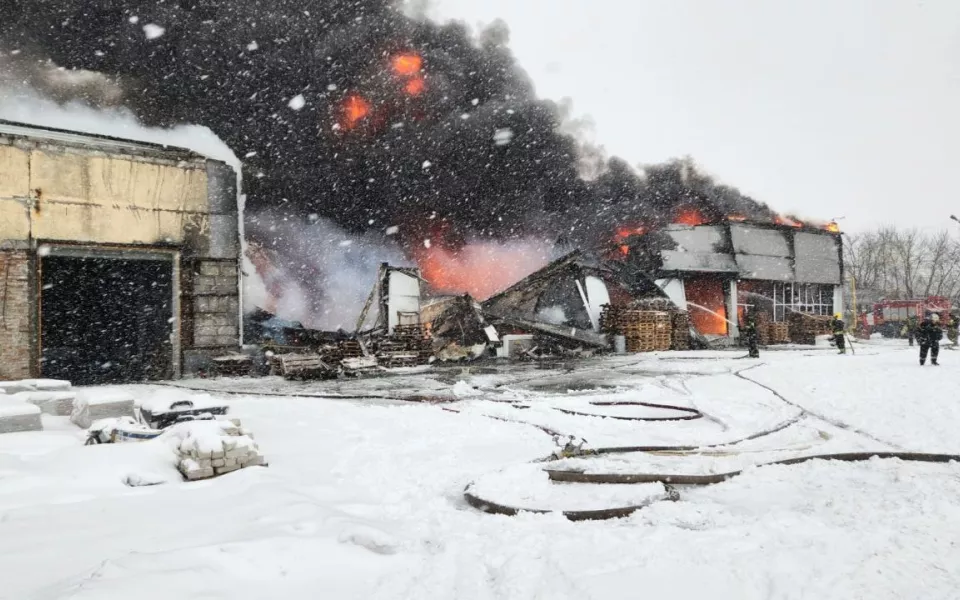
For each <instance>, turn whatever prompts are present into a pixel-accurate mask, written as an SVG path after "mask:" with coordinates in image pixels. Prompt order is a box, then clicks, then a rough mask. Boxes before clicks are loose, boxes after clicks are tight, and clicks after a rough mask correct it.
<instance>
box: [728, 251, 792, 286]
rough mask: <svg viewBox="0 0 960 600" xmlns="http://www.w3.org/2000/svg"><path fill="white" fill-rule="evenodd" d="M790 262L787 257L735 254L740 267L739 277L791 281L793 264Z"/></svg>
mask: <svg viewBox="0 0 960 600" xmlns="http://www.w3.org/2000/svg"><path fill="white" fill-rule="evenodd" d="M790 262H791V261H790V259H789V258H784V257H780V256H752V255H749V254H738V255H737V265H739V267H740V278H741V279H763V280H767V281H793V279H794V273H793V266H792V265H791V264H790Z"/></svg>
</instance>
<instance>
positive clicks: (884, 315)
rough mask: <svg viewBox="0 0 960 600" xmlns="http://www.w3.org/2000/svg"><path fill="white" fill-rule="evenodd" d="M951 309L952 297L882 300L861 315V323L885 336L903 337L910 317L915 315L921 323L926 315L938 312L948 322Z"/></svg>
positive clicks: (868, 329)
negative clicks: (870, 312)
mask: <svg viewBox="0 0 960 600" xmlns="http://www.w3.org/2000/svg"><path fill="white" fill-rule="evenodd" d="M950 309H951V302H950V299H949V298H944V297H943V296H929V297H928V298H920V299H912V300H882V301H880V302H877V303H876V304H874V305H873V313H872V314H869V313H866V314H864V315H862V316H861V320H862V323H861V325H863V326H864V327H865V328H866V329H867V331H872V332H874V333H880V334H882V335H883V337H903V336H902V335H901V332H902V331H903V328H904V326H906V324H907V319H908V318H910V317H914V318H916V320H917V323H919V322H920V321H922V320H923V318H924V316H926V315H928V314H931V313H936V314H938V315H940V320H941V321H942V322H943V323H946V321H947V318H948V317H949V316H950Z"/></svg>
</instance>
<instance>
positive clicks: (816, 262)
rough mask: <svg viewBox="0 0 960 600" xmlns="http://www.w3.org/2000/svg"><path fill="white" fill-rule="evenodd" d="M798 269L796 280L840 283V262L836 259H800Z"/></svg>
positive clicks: (801, 281)
mask: <svg viewBox="0 0 960 600" xmlns="http://www.w3.org/2000/svg"><path fill="white" fill-rule="evenodd" d="M796 269H797V278H796V280H797V281H798V282H800V283H825V284H831V285H840V263H839V262H838V261H837V260H836V259H834V260H823V259H815V258H806V259H803V260H800V259H798V260H797V263H796Z"/></svg>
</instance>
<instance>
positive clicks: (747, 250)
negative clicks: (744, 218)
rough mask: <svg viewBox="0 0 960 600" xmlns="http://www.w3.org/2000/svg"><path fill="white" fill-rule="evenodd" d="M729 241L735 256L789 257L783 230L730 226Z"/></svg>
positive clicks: (788, 248)
mask: <svg viewBox="0 0 960 600" xmlns="http://www.w3.org/2000/svg"><path fill="white" fill-rule="evenodd" d="M730 240H731V242H732V243H733V251H734V252H736V253H737V254H754V255H761V256H781V257H789V256H790V244H789V242H788V241H787V232H785V231H783V230H779V229H762V228H758V227H751V226H750V225H735V224H731V225H730Z"/></svg>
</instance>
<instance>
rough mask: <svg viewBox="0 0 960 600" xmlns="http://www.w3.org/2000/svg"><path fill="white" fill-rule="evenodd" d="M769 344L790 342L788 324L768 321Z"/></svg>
mask: <svg viewBox="0 0 960 600" xmlns="http://www.w3.org/2000/svg"><path fill="white" fill-rule="evenodd" d="M767 330H768V331H769V337H770V343H771V344H789V343H790V325H789V324H788V323H786V322H783V323H768V324H767Z"/></svg>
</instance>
